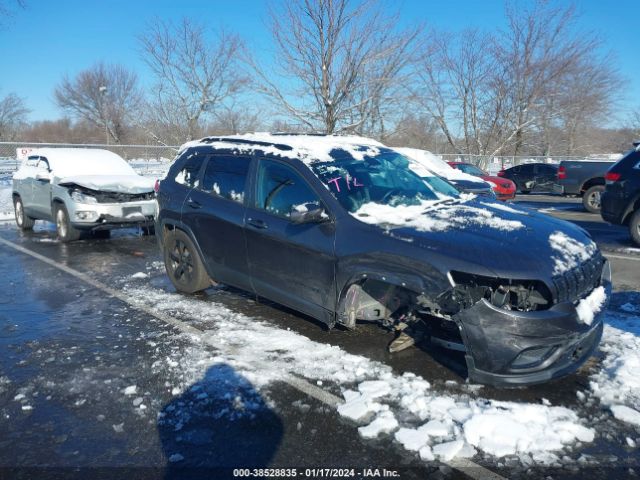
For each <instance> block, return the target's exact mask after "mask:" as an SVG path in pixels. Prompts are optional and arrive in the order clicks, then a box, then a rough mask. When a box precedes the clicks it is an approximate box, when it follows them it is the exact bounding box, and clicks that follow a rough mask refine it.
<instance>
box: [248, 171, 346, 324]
mask: <svg viewBox="0 0 640 480" xmlns="http://www.w3.org/2000/svg"><path fill="white" fill-rule="evenodd" d="M253 193H254V196H253V201H252V204H251V205H249V206H248V207H247V218H246V230H245V231H246V239H247V252H248V255H249V268H250V272H251V280H252V283H253V286H254V289H255V291H256V292H257V293H258V294H259V295H262V296H264V297H266V298H269V299H271V300H273V301H276V302H278V303H281V304H284V305H287V306H289V307H291V308H294V309H296V310H298V311H301V312H304V313H306V314H308V315H311V316H313V317H315V318H319V319H322V318H325V316H326V313H327V311H328V310H331V309H332V307H333V305H334V304H335V295H336V293H335V278H334V274H335V251H334V239H335V223H334V222H333V221H332V220H331V219H330V217H329V218H328V219H327V221H323V222H319V223H302V224H296V223H293V222H292V221H291V212H292V211H293V209H296V208H300V206H302V205H310V204H314V205H321V206H323V205H322V202H321V200H320V196H319V195H318V194H317V192H316V191H315V190H314V188H313V187H312V186H311V185H310V183H309V182H307V181H306V180H305V178H303V176H302V175H301V173H300V172H298V171H297V170H295V169H294V168H293V167H292V166H290V165H287V164H285V163H281V162H277V161H273V160H267V159H261V160H260V161H259V164H258V168H257V173H256V182H255V188H254V190H253ZM323 207H324V206H323Z"/></svg>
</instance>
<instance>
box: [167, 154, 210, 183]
mask: <svg viewBox="0 0 640 480" xmlns="http://www.w3.org/2000/svg"><path fill="white" fill-rule="evenodd" d="M202 158H203V157H202V155H199V154H198V152H194V153H190V154H189V155H188V156H187V159H186V160H185V161H184V163H183V164H182V168H180V170H179V171H178V173H177V174H176V176H175V178H174V179H175V181H176V183H179V184H180V185H184V186H186V187H190V188H194V187H197V186H198V183H199V180H198V173H200V167H202Z"/></svg>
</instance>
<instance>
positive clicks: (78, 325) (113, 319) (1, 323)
mask: <svg viewBox="0 0 640 480" xmlns="http://www.w3.org/2000/svg"><path fill="white" fill-rule="evenodd" d="M515 203H517V204H522V205H525V206H528V207H531V208H535V209H538V210H541V211H545V212H546V213H549V214H550V215H554V216H557V217H559V218H562V219H565V220H569V221H572V222H575V223H577V224H578V225H580V226H582V227H583V228H585V229H587V230H588V231H589V232H590V233H591V235H592V236H593V238H594V240H595V241H596V242H597V243H598V245H599V247H600V248H601V249H602V251H603V253H604V254H605V256H607V258H609V260H610V261H611V265H612V270H613V278H614V295H613V298H612V300H611V307H610V308H611V310H612V311H618V310H619V309H620V308H621V307H622V306H623V305H628V304H633V305H640V293H639V292H640V249H639V248H635V247H633V245H632V244H631V242H630V240H629V235H628V232H627V231H626V230H625V229H624V228H621V227H614V226H611V225H607V224H605V223H604V222H602V220H601V219H600V218H599V217H598V216H595V215H592V214H588V213H586V212H584V211H583V210H582V207H581V204H580V203H579V200H577V199H560V198H557V197H552V196H545V195H527V196H518V198H517V199H516V200H515ZM0 259H1V260H0V261H1V262H2V265H3V266H4V269H3V274H4V279H3V284H4V288H2V289H1V291H0V343H1V345H2V350H3V351H4V352H5V353H4V354H3V355H2V356H1V357H0V415H1V418H0V428H1V429H2V432H3V434H2V435H0V447H1V448H0V466H1V468H0V478H20V477H22V478H33V477H35V476H38V477H39V478H56V476H57V477H59V478H70V477H73V476H74V475H76V476H78V478H87V477H88V476H89V475H88V472H91V476H96V477H100V476H103V477H105V478H116V477H123V476H133V477H135V478H182V477H184V478H194V477H197V476H199V475H200V476H202V478H225V477H229V478H233V476H234V475H233V470H232V468H233V467H242V468H265V467H273V468H276V467H277V468H286V467H290V468H294V467H296V468H298V471H297V472H298V474H297V476H308V477H314V478H320V477H321V476H326V475H324V473H322V472H320V471H311V472H307V473H308V475H304V474H303V473H300V472H301V470H300V469H304V468H309V467H315V468H330V467H335V468H345V469H349V468H355V469H356V472H355V474H356V477H363V476H367V475H366V473H367V470H366V469H367V468H371V469H379V470H380V472H382V469H386V470H387V471H389V472H396V473H397V474H398V476H399V477H400V478H425V477H431V476H433V478H441V477H444V478H466V477H472V478H487V475H489V474H491V473H495V474H498V475H501V476H503V477H515V478H518V477H525V476H531V475H534V476H547V475H549V476H552V477H557V478H565V477H567V478H569V477H571V478H584V477H585V475H587V474H588V476H589V477H590V478H591V477H593V478H597V477H601V478H611V477H613V476H615V477H616V478H623V477H629V478H635V475H636V472H638V473H640V468H639V463H640V462H639V458H638V456H639V455H638V450H637V448H636V447H631V446H630V444H629V442H628V441H627V439H631V440H632V441H635V440H634V439H636V440H640V438H639V437H640V430H637V429H635V428H634V427H632V426H630V425H629V424H626V423H623V422H620V421H619V420H617V419H615V418H613V417H612V416H611V415H610V414H608V413H607V412H606V411H604V410H603V409H602V408H601V407H600V405H599V404H598V403H597V402H596V401H591V399H589V398H587V400H585V399H584V398H583V397H584V395H585V394H584V393H582V392H585V391H587V390H588V389H589V385H590V379H591V376H592V375H593V374H594V372H596V371H597V370H598V369H600V368H601V364H600V362H601V361H602V357H603V355H602V354H598V355H596V356H595V357H594V359H593V360H592V361H590V362H588V363H587V364H586V365H585V366H584V367H583V368H582V369H581V370H579V371H578V372H577V373H575V374H573V375H571V376H569V377H567V378H565V379H562V380H559V381H554V382H550V383H547V384H544V385H539V386H535V387H529V388H520V389H509V390H505V389H502V390H500V389H494V388H490V387H478V386H473V385H469V384H468V383H466V382H465V379H464V377H463V374H464V372H463V371H461V370H460V368H459V362H458V360H459V359H456V358H455V357H452V356H451V355H449V354H446V353H445V352H440V351H437V350H433V349H430V348H427V347H424V346H421V345H419V346H418V347H416V348H413V349H410V350H406V351H403V352H400V353H398V354H394V355H390V354H388V353H387V351H386V349H385V346H386V344H387V343H388V342H389V340H390V339H391V334H390V333H388V332H386V331H383V330H381V329H380V328H378V327H376V326H374V325H362V326H360V327H359V328H358V330H357V331H355V332H349V331H344V330H334V331H331V332H329V331H327V330H326V329H325V328H324V327H323V326H322V325H320V324H318V323H316V322H314V321H312V320H310V319H308V318H304V317H301V316H299V315H298V314H296V313H295V312H292V311H289V310H287V309H285V308H283V307H280V306H278V305H274V304H272V303H269V302H266V301H263V300H261V299H255V298H252V297H251V296H249V295H248V294H246V293H244V292H240V291H236V290H234V289H231V288H226V287H224V286H219V287H215V288H211V289H209V290H208V291H207V292H206V293H205V294H204V295H202V296H200V297H198V298H197V302H198V303H197V304H196V303H184V304H183V303H180V301H179V300H176V297H175V296H173V288H172V286H171V285H170V283H169V282H168V280H167V278H166V276H165V274H164V271H163V268H162V263H161V258H160V254H159V251H158V248H157V245H156V243H155V239H154V238H153V237H143V236H141V235H140V234H139V232H137V231H135V230H123V231H120V232H116V233H115V234H114V235H113V237H112V238H111V239H110V240H98V239H87V240H82V241H79V242H76V243H72V244H61V243H59V242H57V240H56V239H55V233H54V231H53V230H52V228H51V226H50V225H48V224H45V223H42V224H38V225H37V228H36V230H35V231H34V232H33V233H26V234H22V233H20V232H18V231H17V230H16V229H15V227H14V225H13V224H11V223H6V224H4V225H0ZM207 305H210V306H211V308H212V309H214V310H215V311H216V312H222V311H223V312H224V315H222V314H219V313H216V314H215V315H213V317H207V316H205V315H201V314H199V313H198V309H205V310H206V309H207ZM216 315H217V316H216ZM246 318H249V319H255V320H256V321H260V322H265V323H266V324H267V325H269V326H270V327H271V328H276V329H279V330H281V331H287V332H293V333H295V334H299V335H300V336H304V337H306V338H307V339H309V340H310V341H311V342H312V343H310V344H309V345H319V344H328V343H329V344H331V345H333V346H335V347H338V348H339V349H341V351H343V352H345V354H350V355H354V356H358V357H364V358H366V359H369V360H371V361H373V362H376V365H382V366H383V367H384V368H389V372H391V373H389V374H390V375H391V374H393V375H396V374H398V375H401V374H406V373H411V374H415V375H418V376H420V377H422V378H424V379H426V380H428V382H429V383H430V384H431V388H432V390H434V391H436V392H439V393H440V394H442V395H448V394H450V395H455V396H458V397H460V398H463V397H464V398H476V397H477V398H484V399H491V400H495V401H508V402H531V403H540V402H546V403H545V404H547V403H548V404H551V405H559V406H563V407H567V408H569V409H571V410H573V411H576V412H578V415H579V416H580V417H581V418H585V419H588V422H589V424H590V426H591V427H593V428H594V429H595V430H596V431H597V435H596V438H595V440H594V441H593V442H590V443H584V444H581V445H580V444H579V445H575V446H573V447H572V448H570V449H568V450H566V451H564V452H563V453H562V455H563V456H565V457H567V459H566V461H565V462H563V464H562V466H554V467H549V466H542V465H536V464H530V465H522V464H518V463H517V462H510V461H505V460H500V459H496V458H492V457H487V456H483V455H476V456H474V457H473V458H471V459H470V460H468V461H462V462H456V461H455V460H453V461H451V462H429V463H426V462H424V461H422V460H420V458H418V457H417V456H416V455H415V454H413V453H411V452H407V451H406V450H403V449H401V448H399V447H398V446H397V445H396V444H395V443H394V442H392V440H391V439H390V438H387V437H385V436H382V437H379V438H377V439H364V438H362V435H359V433H358V430H357V428H356V426H354V424H353V423H352V422H350V421H348V420H347V419H345V418H342V417H341V416H339V415H337V414H336V405H335V402H336V399H341V393H342V390H343V389H344V385H345V384H347V383H348V381H345V382H343V383H340V382H331V381H326V380H325V381H324V382H323V381H321V380H317V381H308V380H309V379H307V381H304V382H303V383H300V384H298V383H296V382H295V381H277V380H276V381H265V382H261V379H260V376H261V375H273V372H272V371H271V370H269V368H268V366H266V365H264V363H265V358H262V357H261V358H259V359H256V365H258V366H256V365H253V364H252V365H249V366H247V368H246V370H242V372H245V371H246V372H254V373H255V377H254V376H251V375H249V376H248V375H247V374H245V373H240V370H239V369H238V368H237V365H234V366H232V365H230V364H228V363H225V362H223V361H220V360H216V359H220V358H225V357H224V356H225V355H227V354H233V355H236V354H237V351H238V350H241V349H242V348H244V347H243V345H242V344H240V343H238V344H234V343H233V342H227V341H226V340H224V339H225V338H226V337H223V336H218V337H216V336H215V335H209V336H205V334H206V333H208V332H212V331H215V330H216V329H229V330H233V329H235V328H240V327H238V326H237V325H242V323H241V322H242V319H246ZM236 321H237V322H238V323H234V322H236ZM247 332H248V333H247V334H251V332H250V331H249V330H247ZM212 339H213V340H212ZM215 339H222V340H215ZM223 341H224V342H226V343H223ZM257 348H258V347H257ZM283 348H284V347H283ZM229 352H231V353H229ZM276 352H277V350H276ZM242 358H245V357H242ZM246 361H247V362H249V361H253V360H252V359H249V360H246ZM266 361H267V363H268V362H274V365H275V364H276V363H275V362H276V360H275V358H274V357H269V358H267V360H266ZM261 362H262V366H264V369H261V368H262V367H261V366H260V365H259V364H260V363H261ZM586 395H587V397H588V394H586ZM212 412H222V413H220V414H219V415H218V414H213V415H212ZM587 457H588V458H589V461H586V460H585V461H582V460H580V459H581V458H587ZM185 465H186V466H185ZM219 465H224V466H225V467H226V468H224V469H215V468H214V469H212V468H211V467H212V466H219ZM280 473H282V474H283V475H281V476H286V472H280ZM381 474H382V473H381ZM237 476H238V475H237V472H236V475H235V477H236V478H237ZM265 476H266V475H265ZM496 478H497V477H496Z"/></svg>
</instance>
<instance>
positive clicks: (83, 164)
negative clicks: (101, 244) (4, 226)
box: [13, 148, 156, 242]
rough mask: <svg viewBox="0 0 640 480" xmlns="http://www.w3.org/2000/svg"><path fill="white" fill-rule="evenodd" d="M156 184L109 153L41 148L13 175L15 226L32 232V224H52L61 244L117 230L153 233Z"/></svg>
mask: <svg viewBox="0 0 640 480" xmlns="http://www.w3.org/2000/svg"><path fill="white" fill-rule="evenodd" d="M154 182H155V180H154V179H150V178H145V177H142V176H140V175H138V174H137V173H136V172H135V171H134V170H133V168H131V166H130V165H129V164H128V163H127V162H126V161H125V160H123V159H122V158H121V157H120V156H118V155H116V154H115V153H113V152H110V151H108V150H101V149H91V148H40V149H37V150H35V151H33V152H32V153H31V154H30V155H29V157H28V158H27V159H26V160H25V161H24V162H23V163H22V165H21V166H20V168H19V169H18V171H17V172H16V173H15V174H14V175H13V205H14V209H15V217H16V224H17V225H18V228H20V229H22V230H30V229H32V228H33V226H34V222H35V221H36V220H48V221H53V222H55V225H56V231H57V233H58V238H59V239H60V240H61V241H62V242H70V241H72V240H77V239H78V238H80V234H81V233H82V232H83V231H86V232H89V231H90V232H101V233H103V234H108V233H109V232H110V231H111V229H113V228H119V227H132V226H140V227H142V228H143V229H145V231H146V232H147V233H151V231H152V230H153V228H154V220H155V214H156V201H155V192H154Z"/></svg>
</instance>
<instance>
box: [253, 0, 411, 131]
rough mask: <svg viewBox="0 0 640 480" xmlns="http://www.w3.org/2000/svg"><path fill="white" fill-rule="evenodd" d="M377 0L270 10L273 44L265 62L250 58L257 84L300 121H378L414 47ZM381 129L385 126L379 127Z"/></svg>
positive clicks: (303, 1) (356, 125)
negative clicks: (273, 54) (271, 56)
mask: <svg viewBox="0 0 640 480" xmlns="http://www.w3.org/2000/svg"><path fill="white" fill-rule="evenodd" d="M379 3H380V2H379V1H377V0H365V1H359V2H356V1H353V0H291V1H288V2H282V3H281V4H280V8H278V9H274V10H272V12H271V26H270V29H271V34H272V36H273V39H274V43H275V45H276V49H277V52H276V58H275V63H274V65H273V66H272V65H270V66H269V68H268V69H265V68H264V67H262V66H261V65H260V64H259V62H257V61H256V60H255V59H250V64H251V66H252V67H253V69H254V70H255V72H256V73H257V77H258V79H259V80H258V82H257V83H258V85H257V87H258V89H259V91H261V92H262V93H263V94H264V95H266V96H267V98H269V99H270V100H272V101H274V103H275V104H277V105H278V106H279V108H280V110H281V111H282V113H284V114H285V115H286V116H289V117H293V118H295V119H296V120H297V121H298V122H300V123H302V124H303V125H304V126H305V128H306V129H309V130H320V131H323V132H326V133H334V132H340V131H352V132H362V131H364V130H371V129H374V128H378V129H380V128H381V127H383V125H382V124H381V123H380V122H381V120H383V119H384V117H385V115H384V109H385V108H388V106H389V105H390V100H391V99H392V97H393V96H392V95H391V92H392V90H393V89H394V87H396V86H397V85H398V83H399V81H400V78H401V77H402V75H403V73H404V70H405V67H406V66H407V64H408V63H409V62H410V61H411V59H412V56H413V53H414V50H415V48H416V39H417V36H418V30H419V28H414V29H410V30H401V29H400V28H399V27H398V16H397V15H389V14H388V13H386V12H383V11H382V9H381V8H380V6H379ZM383 129H384V128H383Z"/></svg>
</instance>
